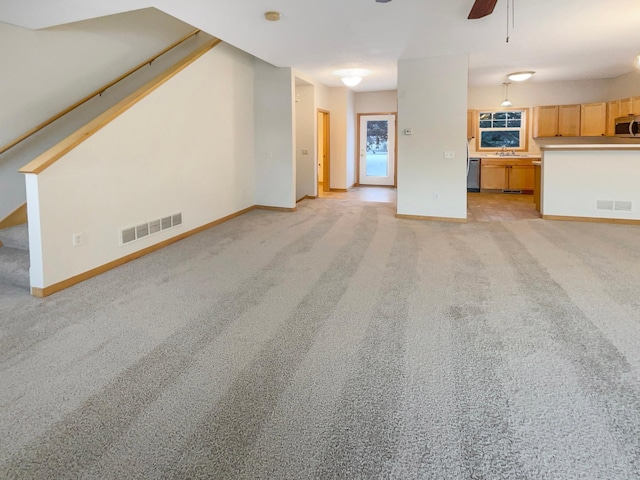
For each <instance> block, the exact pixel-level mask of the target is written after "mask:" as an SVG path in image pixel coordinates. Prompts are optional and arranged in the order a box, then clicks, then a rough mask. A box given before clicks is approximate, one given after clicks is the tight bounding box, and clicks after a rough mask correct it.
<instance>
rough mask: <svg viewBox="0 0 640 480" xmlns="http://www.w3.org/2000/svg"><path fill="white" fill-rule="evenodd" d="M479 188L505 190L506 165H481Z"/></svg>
mask: <svg viewBox="0 0 640 480" xmlns="http://www.w3.org/2000/svg"><path fill="white" fill-rule="evenodd" d="M480 189H487V190H506V189H507V167H506V166H504V165H482V167H481V170H480Z"/></svg>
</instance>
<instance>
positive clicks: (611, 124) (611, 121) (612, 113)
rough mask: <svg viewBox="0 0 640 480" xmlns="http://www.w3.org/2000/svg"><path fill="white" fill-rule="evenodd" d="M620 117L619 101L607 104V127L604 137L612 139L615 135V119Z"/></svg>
mask: <svg viewBox="0 0 640 480" xmlns="http://www.w3.org/2000/svg"><path fill="white" fill-rule="evenodd" d="M619 116H620V101H619V100H613V101H612V102H607V126H606V130H605V132H606V135H607V136H608V137H613V136H614V135H615V134H616V118H618V117H619Z"/></svg>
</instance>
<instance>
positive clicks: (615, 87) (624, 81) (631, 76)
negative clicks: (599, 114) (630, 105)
mask: <svg viewBox="0 0 640 480" xmlns="http://www.w3.org/2000/svg"><path fill="white" fill-rule="evenodd" d="M637 96H640V67H638V68H636V70H634V71H633V72H631V73H627V74H625V75H620V76H619V77H616V78H612V79H610V80H609V81H608V82H607V100H616V99H620V98H628V97H637Z"/></svg>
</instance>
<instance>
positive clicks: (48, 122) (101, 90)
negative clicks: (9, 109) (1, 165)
mask: <svg viewBox="0 0 640 480" xmlns="http://www.w3.org/2000/svg"><path fill="white" fill-rule="evenodd" d="M198 33H200V30H199V29H196V30H193V31H192V32H191V33H188V34H187V35H185V36H184V37H182V38H180V39H179V40H177V41H175V42H174V43H172V44H171V45H169V46H168V47H167V48H165V49H164V50H162V51H161V52H159V53H156V54H155V55H154V56H153V57H150V58H148V59H147V60H145V61H144V62H142V63H140V64H139V65H138V66H137V67H134V68H132V69H131V70H129V71H127V72H125V73H123V74H122V75H120V76H119V77H118V78H116V79H115V80H113V81H111V82H109V83H107V84H106V85H104V86H102V87H101V88H99V89H98V90H95V91H94V92H92V93H90V94H89V95H87V96H86V97H84V98H82V99H81V100H78V101H77V102H76V103H74V104H73V105H71V106H69V107H67V108H65V109H64V110H62V111H61V112H60V113H57V114H56V115H54V116H53V117H51V118H49V119H48V120H45V121H44V122H42V123H41V124H40V125H37V126H35V127H33V128H32V129H31V130H29V131H28V132H26V133H24V134H23V135H21V136H20V137H18V138H16V139H15V140H13V141H11V142H9V143H7V144H6V145H5V146H4V147H2V148H0V155H2V154H3V153H4V152H6V151H7V150H9V149H10V148H13V147H15V146H16V145H17V144H19V143H20V142H22V141H23V140H26V139H27V138H29V137H30V136H31V135H33V134H34V133H37V132H39V131H40V130H42V129H43V128H45V127H47V126H49V125H51V124H52V123H53V122H55V121H56V120H58V119H59V118H60V117H63V116H65V115H66V114H67V113H69V112H70V111H72V110H75V109H76V108H78V107H79V106H80V105H82V104H84V103H87V102H88V101H89V100H91V99H92V98H93V97H96V96H98V95H102V94H103V93H104V92H105V91H106V90H108V89H109V88H111V87H113V86H114V85H115V84H116V83H118V82H119V81H120V80H124V79H125V78H127V77H128V76H129V75H132V74H134V73H135V72H137V71H138V70H140V69H141V68H142V67H144V66H145V65H147V64H148V65H151V64H152V63H153V61H154V60H155V59H157V58H158V57H161V56H162V55H164V54H165V53H167V52H168V51H169V50H171V49H173V48H175V47H177V46H178V45H180V44H181V43H182V42H184V41H186V40H188V39H189V38H191V37H193V36H194V35H197V34H198Z"/></svg>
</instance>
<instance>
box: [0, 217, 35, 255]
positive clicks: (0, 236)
mask: <svg viewBox="0 0 640 480" xmlns="http://www.w3.org/2000/svg"><path fill="white" fill-rule="evenodd" d="M0 242H2V245H3V246H5V247H9V248H17V249H19V250H29V229H28V228H27V224H26V223H24V224H22V225H16V226H15V227H9V228H4V229H2V230H0Z"/></svg>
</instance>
